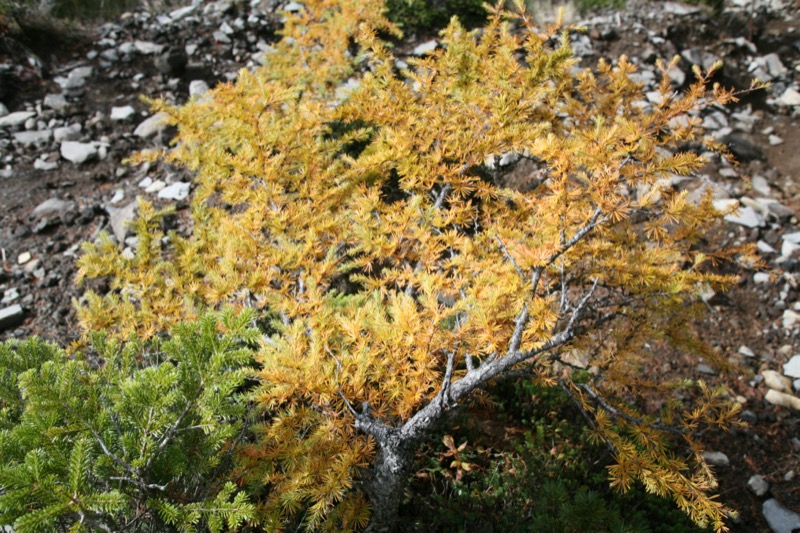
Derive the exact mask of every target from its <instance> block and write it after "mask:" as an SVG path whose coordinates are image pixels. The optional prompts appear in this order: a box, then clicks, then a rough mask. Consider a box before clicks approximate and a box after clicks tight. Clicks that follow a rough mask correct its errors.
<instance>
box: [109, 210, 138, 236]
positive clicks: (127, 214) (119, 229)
mask: <svg viewBox="0 0 800 533" xmlns="http://www.w3.org/2000/svg"><path fill="white" fill-rule="evenodd" d="M137 208H138V203H137V202H135V201H134V202H131V203H129V204H128V205H126V206H124V207H120V208H116V207H113V206H106V211H107V212H108V223H109V224H110V225H111V231H112V232H113V233H114V237H115V238H116V239H117V242H118V243H123V242H125V236H126V235H127V234H128V232H129V229H130V228H129V225H130V223H131V222H132V221H133V219H134V218H135V217H136V209H137Z"/></svg>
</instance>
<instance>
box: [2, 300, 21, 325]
mask: <svg viewBox="0 0 800 533" xmlns="http://www.w3.org/2000/svg"><path fill="white" fill-rule="evenodd" d="M24 314H25V313H24V311H23V310H22V307H21V306H20V305H19V304H14V305H12V306H10V307H5V308H3V309H0V331H3V330H6V329H11V328H13V327H16V326H18V325H19V324H20V323H22V319H23V317H24Z"/></svg>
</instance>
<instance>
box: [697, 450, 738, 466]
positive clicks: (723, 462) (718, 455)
mask: <svg viewBox="0 0 800 533" xmlns="http://www.w3.org/2000/svg"><path fill="white" fill-rule="evenodd" d="M703 459H705V461H706V462H707V463H708V464H710V465H714V466H719V467H726V466H729V465H730V464H731V461H730V459H728V456H727V455H725V454H724V453H722V452H703Z"/></svg>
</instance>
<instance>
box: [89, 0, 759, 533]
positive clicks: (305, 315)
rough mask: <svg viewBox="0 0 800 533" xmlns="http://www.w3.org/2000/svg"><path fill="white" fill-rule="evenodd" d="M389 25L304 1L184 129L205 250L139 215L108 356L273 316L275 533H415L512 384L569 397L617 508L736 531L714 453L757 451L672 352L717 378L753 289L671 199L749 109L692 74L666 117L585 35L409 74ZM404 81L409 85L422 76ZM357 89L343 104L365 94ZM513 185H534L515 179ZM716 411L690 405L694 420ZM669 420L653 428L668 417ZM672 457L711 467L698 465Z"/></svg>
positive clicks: (246, 459) (118, 281)
mask: <svg viewBox="0 0 800 533" xmlns="http://www.w3.org/2000/svg"><path fill="white" fill-rule="evenodd" d="M382 12H383V5H382V3H381V2H380V1H369V2H367V1H361V0H308V1H306V2H305V3H304V8H303V9H302V10H301V11H299V12H296V13H286V14H285V17H286V24H285V28H284V30H283V38H282V40H281V41H280V42H279V43H278V44H277V45H276V47H275V51H274V52H273V53H271V54H268V55H267V56H266V65H265V66H264V67H263V68H260V69H258V70H256V71H255V72H249V71H242V72H241V73H240V74H239V77H238V79H237V81H236V82H235V83H231V84H224V85H221V86H219V87H217V88H216V89H215V90H214V91H213V92H212V95H211V97H210V98H204V99H200V100H196V101H192V102H190V103H189V104H187V105H185V106H183V107H177V108H170V107H168V106H165V105H163V104H157V106H158V107H159V108H160V109H164V110H166V111H167V112H168V113H169V114H170V115H171V117H172V121H173V122H174V123H175V124H176V125H178V127H179V131H180V133H179V136H178V139H177V144H176V145H175V146H174V148H172V149H170V150H167V151H164V152H163V153H159V154H155V155H154V154H150V155H144V156H142V157H151V158H155V157H162V158H164V159H165V160H166V161H168V162H170V163H173V164H178V165H183V166H185V167H187V168H189V169H191V170H192V171H194V172H195V173H196V190H195V191H194V197H193V203H192V220H193V229H192V233H191V235H189V236H186V237H180V236H178V235H175V234H173V235H170V236H169V245H168V246H163V244H162V243H163V242H164V241H165V240H164V239H163V237H164V235H163V234H162V233H161V230H160V225H159V223H158V220H159V216H160V215H159V213H157V212H156V211H155V210H153V209H152V207H150V206H149V205H147V204H142V205H141V209H140V218H139V221H138V222H137V232H138V235H139V243H138V247H137V249H136V253H135V256H134V257H132V258H131V257H130V256H129V255H127V256H126V255H123V254H122V253H121V252H120V250H119V248H118V247H117V245H116V244H115V243H114V242H113V241H112V240H111V239H110V237H105V238H103V239H102V240H101V241H99V242H98V243H95V244H92V245H87V246H86V249H85V254H84V255H83V257H82V258H81V260H80V265H81V272H82V275H83V276H84V277H98V276H110V277H111V280H112V292H111V293H109V294H107V295H104V296H101V295H97V294H94V293H91V292H89V293H87V295H86V298H85V301H84V304H83V306H82V307H81V309H80V313H81V319H82V322H83V324H84V326H85V327H86V328H87V329H89V330H94V329H99V328H110V329H111V330H112V331H116V332H117V334H119V335H123V336H124V335H128V334H129V333H131V332H133V331H135V332H137V333H139V334H142V335H144V336H148V335H152V334H154V333H156V332H158V331H160V330H162V329H164V328H166V327H167V326H168V325H169V324H171V323H174V322H176V321H179V320H183V319H187V318H192V317H194V316H197V315H198V314H199V313H200V312H201V310H202V309H203V308H205V307H219V306H222V305H233V306H239V307H256V308H259V309H263V310H264V312H265V313H266V315H265V316H268V317H269V319H270V324H269V327H268V328H267V329H266V330H265V335H264V337H263V339H262V342H261V347H260V349H259V352H258V361H259V363H260V365H261V366H260V371H259V376H260V384H259V386H258V388H257V391H256V392H255V393H254V395H253V399H254V400H255V401H257V402H258V403H259V404H260V405H261V406H262V407H263V409H264V413H265V415H264V422H263V424H262V425H260V426H259V427H258V428H257V430H258V435H259V439H258V442H256V443H254V444H252V445H251V446H249V447H248V448H247V449H246V450H244V452H243V458H242V466H241V470H242V475H243V476H244V479H246V480H248V481H249V482H250V483H256V484H257V483H261V484H262V485H263V486H264V490H265V494H267V496H266V498H265V500H264V501H263V502H262V504H261V512H263V513H264V517H265V518H264V519H265V524H266V526H267V527H268V528H269V529H270V530H280V529H281V526H282V524H285V523H286V522H285V521H286V519H287V517H292V516H297V515H298V514H302V516H304V518H303V520H304V522H305V525H306V526H307V527H309V528H310V529H312V530H317V529H327V530H350V529H358V528H362V527H367V526H368V527H369V528H370V529H371V530H372V531H389V530H391V529H393V528H394V527H395V526H396V520H397V511H398V506H399V504H400V502H401V500H402V495H403V488H404V486H405V483H406V480H407V477H408V475H409V473H410V469H411V468H412V463H413V459H414V457H415V453H416V451H417V449H418V447H419V445H420V443H422V442H423V441H424V439H425V437H426V435H428V434H429V433H430V431H431V430H432V429H435V428H436V427H437V426H438V425H439V424H441V423H442V422H443V420H444V419H445V418H446V417H445V415H446V414H447V413H448V412H450V411H452V410H454V409H456V408H458V407H459V406H465V407H466V408H468V406H469V404H470V402H472V401H474V399H475V398H477V397H479V396H480V394H481V391H482V390H483V389H485V388H486V387H489V386H491V384H492V383H493V382H494V381H495V380H497V379H499V378H503V377H507V376H511V375H513V376H520V377H524V378H525V379H533V380H537V381H538V382H539V383H541V384H544V385H548V386H553V387H560V388H561V389H563V390H564V391H566V392H567V393H568V394H569V395H570V396H571V397H572V399H573V400H574V401H575V402H576V404H577V405H579V406H580V407H581V409H582V411H583V413H584V415H585V416H586V419H587V420H589V421H591V425H592V428H593V435H594V437H595V438H596V439H597V440H598V442H603V443H605V444H606V445H607V446H608V447H609V448H610V449H611V450H612V451H613V455H614V458H615V461H616V464H615V465H614V466H613V467H611V468H610V471H609V476H610V480H611V484H612V486H615V487H618V488H619V489H621V490H626V489H628V488H629V487H630V486H631V484H632V483H634V481H637V480H638V481H640V482H641V483H643V484H644V486H645V487H646V489H647V490H648V491H650V492H653V493H656V494H659V495H668V496H671V497H672V498H673V499H674V500H675V501H676V502H677V504H678V506H679V507H680V508H681V509H683V510H684V511H685V512H687V513H688V514H689V515H690V516H691V517H692V518H693V519H694V520H695V521H696V522H697V523H699V524H711V525H713V527H714V528H715V529H716V530H724V523H723V520H724V518H725V516H726V513H728V512H729V510H728V509H726V508H725V507H724V506H723V505H722V504H721V503H719V502H718V501H716V500H715V499H714V498H713V497H712V496H710V494H709V493H710V491H712V490H713V489H714V487H715V479H714V475H713V473H712V471H711V469H710V468H709V466H708V465H707V464H706V462H705V461H704V460H703V457H702V445H701V444H700V443H699V442H698V440H697V439H696V433H697V431H698V430H699V429H701V428H702V427H705V426H707V425H713V426H719V427H727V426H730V425H731V424H734V423H736V420H737V418H736V413H737V408H736V406H734V405H731V404H729V403H727V402H726V401H724V399H723V397H722V394H721V392H720V391H716V390H711V389H709V388H708V387H706V386H705V385H704V384H703V383H702V382H691V381H688V382H687V381H686V380H680V381H676V382H673V381H664V380H662V379H660V377H659V376H658V375H657V374H658V373H657V372H654V371H653V369H654V368H658V367H659V366H660V363H659V362H658V361H657V360H655V359H654V358H653V355H652V352H651V351H648V350H647V349H645V345H646V343H648V342H659V343H666V344H669V345H671V346H673V347H675V348H676V349H681V350H688V351H692V352H694V353H699V354H701V355H703V356H704V357H706V358H708V359H710V360H714V359H715V357H717V356H716V354H715V352H714V351H713V350H711V349H710V348H709V347H708V346H706V345H705V344H704V343H702V342H701V341H700V340H698V339H697V338H695V337H694V336H692V335H691V334H690V333H689V332H688V331H687V328H686V323H687V321H690V320H692V319H693V318H694V317H695V316H696V314H697V313H698V312H699V309H698V305H696V304H697V302H698V301H699V299H698V295H699V294H700V293H701V292H702V291H703V290H706V289H707V288H708V287H711V288H713V289H714V290H724V289H725V288H727V287H729V286H730V285H731V284H732V283H734V282H735V277H734V276H732V275H724V274H719V273H717V270H716V269H715V268H714V266H715V265H716V264H717V263H718V262H721V261H722V262H725V261H731V262H744V263H745V264H749V265H752V264H754V261H755V258H754V257H753V256H752V254H751V251H750V250H749V249H712V248H711V245H709V244H708V243H706V242H705V241H704V235H706V233H707V232H708V230H709V229H710V228H712V227H713V225H714V224H716V223H718V221H719V220H720V219H721V217H722V216H723V215H724V214H725V213H721V212H719V211H717V210H716V209H715V208H714V206H713V204H712V197H711V191H710V189H709V190H708V191H706V194H702V195H700V197H699V200H697V201H690V199H689V197H688V193H687V191H680V190H677V189H676V188H674V187H672V185H671V182H670V180H669V177H670V176H671V175H674V174H678V175H682V176H683V175H690V174H692V173H693V172H695V171H697V170H698V169H699V168H701V166H702V165H703V164H704V160H703V158H702V157H701V156H700V155H698V152H699V150H697V148H698V147H700V146H702V145H703V144H705V145H706V148H705V149H707V150H708V149H710V150H718V151H719V150H721V149H722V147H721V146H719V145H715V144H714V143H713V142H711V141H709V140H707V139H704V137H703V132H702V131H701V129H700V127H699V123H700V121H699V120H698V113H699V110H700V109H701V108H703V107H704V106H707V105H709V104H711V103H719V104H725V103H728V102H730V101H732V100H734V99H735V94H734V93H733V92H731V91H728V90H725V89H722V88H720V87H719V86H717V85H713V86H710V78H711V76H712V75H713V72H714V70H716V69H718V68H719V66H720V65H714V66H713V67H712V68H711V69H710V70H709V71H708V72H701V71H700V70H696V71H695V74H696V81H695V82H694V83H693V84H692V85H691V87H690V88H689V89H688V90H687V91H685V92H684V93H683V94H677V93H676V92H675V91H674V90H673V88H672V87H671V85H670V81H669V78H668V76H666V71H667V70H668V69H669V67H670V65H668V64H667V65H664V64H661V65H660V68H661V72H662V81H661V84H660V86H659V92H660V94H661V102H660V103H658V104H654V105H651V104H647V103H646V101H645V99H644V96H643V89H642V86H641V85H639V84H637V83H635V82H634V81H632V80H631V78H630V74H632V73H633V72H635V70H636V67H635V65H634V64H632V63H631V62H630V61H629V60H628V59H626V58H625V57H621V58H619V60H617V61H615V62H614V63H608V62H603V61H601V62H600V63H599V64H598V65H597V68H596V69H594V70H581V69H578V68H577V67H576V60H575V59H574V58H573V55H572V51H571V49H570V32H572V31H575V30H576V28H559V27H548V28H544V29H542V28H538V27H536V26H535V25H534V24H533V22H532V21H531V19H530V18H529V17H528V16H527V15H526V14H525V12H524V10H523V9H522V5H521V3H518V5H517V6H516V8H515V10H514V12H513V13H512V12H509V11H506V10H505V9H504V8H502V7H500V6H497V7H495V8H493V9H492V10H491V15H490V19H489V22H488V23H487V25H486V27H485V28H482V29H481V30H479V31H475V32H468V31H466V30H465V29H464V28H463V27H462V26H461V25H460V24H459V22H458V21H457V20H455V19H454V20H453V21H452V22H451V24H450V25H449V27H448V28H447V29H446V30H445V31H444V32H443V33H442V39H441V46H440V47H439V48H438V49H437V50H436V51H435V52H433V53H432V54H430V55H428V56H426V57H424V58H417V59H414V60H412V61H409V65H408V67H407V68H402V69H399V70H398V61H397V60H396V58H395V57H394V55H393V54H392V52H391V47H390V46H387V41H386V40H385V36H387V35H391V34H395V35H397V34H398V30H397V28H395V27H393V26H392V24H391V23H389V22H388V21H387V20H386V19H385V18H384V17H383V15H382ZM401 66H402V65H401ZM346 80H348V81H347V83H345V81H346ZM510 169H513V170H514V171H513V172H510V171H509V170H510ZM681 387H688V388H692V389H694V390H695V391H696V392H697V394H695V395H694V396H696V397H697V401H696V402H694V403H692V404H688V403H687V402H685V401H683V400H681V399H680V397H679V396H678V395H676V390H677V389H678V388H681ZM653 395H655V396H659V397H662V398H664V399H665V401H664V403H663V405H664V408H663V409H661V410H660V411H658V412H648V411H646V410H644V409H642V408H638V407H637V406H639V405H641V402H637V399H641V398H642V397H644V396H653ZM675 439H678V441H679V442H680V444H681V448H682V449H683V450H688V452H687V453H682V454H679V453H677V452H675V451H673V450H676V449H681V448H675V447H671V446H670V445H669V443H670V442H673V441H674V440H675Z"/></svg>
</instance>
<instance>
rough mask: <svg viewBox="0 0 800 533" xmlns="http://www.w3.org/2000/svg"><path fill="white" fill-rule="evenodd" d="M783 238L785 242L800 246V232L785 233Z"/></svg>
mask: <svg viewBox="0 0 800 533" xmlns="http://www.w3.org/2000/svg"><path fill="white" fill-rule="evenodd" d="M781 238H782V239H783V240H784V241H789V242H792V243H794V244H800V231H795V232H793V233H784V234H783V236H782V237H781Z"/></svg>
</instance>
